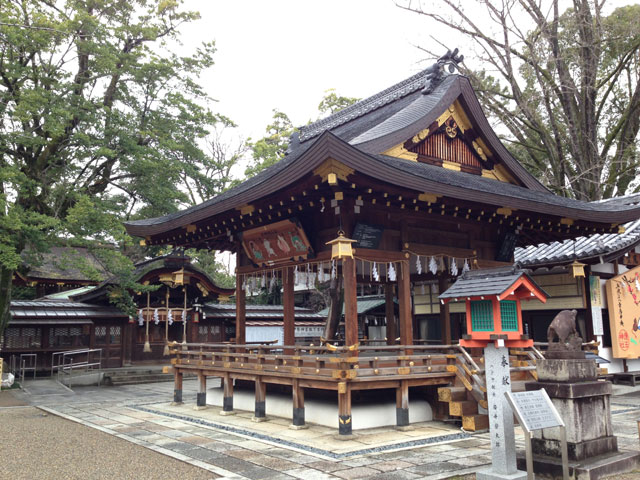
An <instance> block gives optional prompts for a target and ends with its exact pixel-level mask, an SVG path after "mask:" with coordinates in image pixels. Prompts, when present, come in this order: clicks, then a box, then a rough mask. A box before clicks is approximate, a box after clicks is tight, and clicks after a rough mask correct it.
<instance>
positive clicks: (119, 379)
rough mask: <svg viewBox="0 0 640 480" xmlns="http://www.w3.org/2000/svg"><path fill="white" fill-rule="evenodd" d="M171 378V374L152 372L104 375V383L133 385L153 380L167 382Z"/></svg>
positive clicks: (153, 381) (152, 381)
mask: <svg viewBox="0 0 640 480" xmlns="http://www.w3.org/2000/svg"><path fill="white" fill-rule="evenodd" d="M172 380H173V375H166V374H162V373H157V372H156V373H153V374H147V375H125V374H118V375H111V376H107V375H105V380H104V381H105V384H107V385H113V386H117V385H135V384H139V383H155V382H168V381H172Z"/></svg>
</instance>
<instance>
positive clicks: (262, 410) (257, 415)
mask: <svg viewBox="0 0 640 480" xmlns="http://www.w3.org/2000/svg"><path fill="white" fill-rule="evenodd" d="M255 384H256V385H255V386H256V403H255V409H254V413H253V420H254V421H262V420H265V419H266V417H267V413H266V412H267V407H266V405H267V403H266V399H267V384H266V383H264V381H263V379H262V377H261V376H257V377H256V382H255Z"/></svg>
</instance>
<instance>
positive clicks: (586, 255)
mask: <svg viewBox="0 0 640 480" xmlns="http://www.w3.org/2000/svg"><path fill="white" fill-rule="evenodd" d="M639 203H640V194H636V195H629V196H625V197H617V198H612V199H608V200H603V201H601V202H594V204H595V205H607V206H611V207H615V208H621V207H630V206H634V205H637V204H639ZM623 227H624V228H625V231H624V233H620V234H614V233H607V234H594V235H589V236H588V237H578V238H576V239H575V241H574V240H565V241H563V242H552V243H541V244H538V245H529V246H528V247H521V248H516V250H515V253H514V260H515V261H516V262H518V263H519V264H520V265H522V266H525V267H535V266H543V265H553V264H559V263H565V262H571V261H573V260H574V259H576V258H577V259H578V260H581V261H588V260H589V259H591V258H599V257H612V256H619V255H620V254H623V253H626V252H627V251H629V250H630V249H632V248H634V247H635V246H636V245H638V244H640V219H638V220H634V221H632V222H628V223H626V224H624V225H623Z"/></svg>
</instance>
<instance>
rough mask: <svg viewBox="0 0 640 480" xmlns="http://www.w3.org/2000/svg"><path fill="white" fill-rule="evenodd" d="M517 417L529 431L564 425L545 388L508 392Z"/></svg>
mask: <svg viewBox="0 0 640 480" xmlns="http://www.w3.org/2000/svg"><path fill="white" fill-rule="evenodd" d="M506 395H507V398H508V399H509V401H510V403H511V406H512V408H513V409H514V412H515V413H516V417H518V420H519V421H520V424H521V425H522V427H523V428H525V429H526V430H527V431H528V432H532V431H533V430H540V429H542V428H549V427H564V423H563V421H562V419H561V418H560V415H559V414H558V411H557V410H556V407H554V406H553V403H552V402H551V399H550V398H549V395H547V392H546V391H545V390H544V389H540V390H531V391H529V392H516V393H513V392H506Z"/></svg>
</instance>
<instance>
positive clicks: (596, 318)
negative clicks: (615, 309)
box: [591, 307, 604, 335]
mask: <svg viewBox="0 0 640 480" xmlns="http://www.w3.org/2000/svg"><path fill="white" fill-rule="evenodd" d="M591 319H592V320H593V322H592V323H593V334H594V335H604V327H603V326H602V308H601V307H591Z"/></svg>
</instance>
